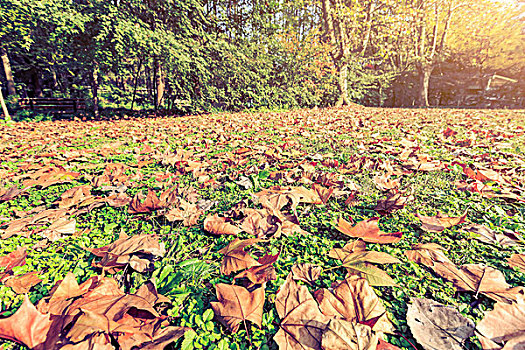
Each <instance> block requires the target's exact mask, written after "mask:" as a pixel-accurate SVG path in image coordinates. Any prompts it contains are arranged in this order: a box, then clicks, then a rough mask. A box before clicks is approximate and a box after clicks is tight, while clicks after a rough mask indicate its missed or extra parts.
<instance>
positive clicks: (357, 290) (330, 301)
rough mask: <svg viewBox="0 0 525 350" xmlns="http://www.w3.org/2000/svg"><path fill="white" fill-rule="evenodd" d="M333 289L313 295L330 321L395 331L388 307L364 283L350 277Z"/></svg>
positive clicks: (361, 279)
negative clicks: (332, 319)
mask: <svg viewBox="0 0 525 350" xmlns="http://www.w3.org/2000/svg"><path fill="white" fill-rule="evenodd" d="M331 289H332V291H330V290H328V289H319V290H317V291H316V292H315V293H314V297H315V299H316V300H317V301H318V303H319V308H320V309H321V312H322V313H323V314H325V315H326V316H328V317H330V318H340V319H344V320H346V321H349V322H353V323H361V324H366V325H368V326H370V327H371V329H372V330H374V331H375V332H386V333H392V332H393V331H394V327H393V326H392V323H390V321H389V320H388V317H387V315H386V309H385V307H384V306H383V305H382V304H381V301H380V300H379V298H378V297H377V295H376V294H375V292H374V290H373V289H372V287H370V285H369V284H368V282H367V281H366V280H365V279H363V278H361V277H358V276H350V277H348V278H347V279H345V280H343V281H338V282H334V283H332V287H331Z"/></svg>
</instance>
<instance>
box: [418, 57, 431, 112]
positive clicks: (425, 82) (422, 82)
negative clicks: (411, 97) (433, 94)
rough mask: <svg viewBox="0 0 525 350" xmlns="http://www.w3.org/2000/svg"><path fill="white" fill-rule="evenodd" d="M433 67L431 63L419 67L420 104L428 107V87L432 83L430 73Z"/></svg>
mask: <svg viewBox="0 0 525 350" xmlns="http://www.w3.org/2000/svg"><path fill="white" fill-rule="evenodd" d="M432 70H433V67H432V65H431V64H422V65H420V66H419V67H418V69H417V71H418V74H419V91H418V102H417V103H418V106H419V107H428V106H429V104H428V87H429V83H430V75H431V74H432Z"/></svg>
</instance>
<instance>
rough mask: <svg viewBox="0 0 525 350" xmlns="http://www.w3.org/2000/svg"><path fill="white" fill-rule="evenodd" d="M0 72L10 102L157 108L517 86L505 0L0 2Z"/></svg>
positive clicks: (386, 97) (324, 102)
mask: <svg viewBox="0 0 525 350" xmlns="http://www.w3.org/2000/svg"><path fill="white" fill-rule="evenodd" d="M0 9H1V10H0V54H1V58H2V65H3V70H1V72H0V81H1V82H2V89H3V92H4V96H6V95H7V101H8V105H9V106H10V108H12V109H15V110H16V106H17V100H18V99H19V98H20V97H42V96H46V97H76V98H85V99H86V100H88V101H89V103H90V109H91V110H92V111H93V112H94V113H95V114H98V113H99V111H102V110H106V111H115V110H127V111H129V110H141V111H144V110H148V111H149V110H153V109H154V110H156V111H161V110H162V111H164V112H166V113H179V112H183V113H189V112H214V111H235V110H247V109H258V110H261V109H271V110H276V109H289V108H302V107H309V108H311V107H315V106H318V107H324V106H332V105H343V104H351V103H352V102H356V103H359V104H363V105H368V106H428V105H434V106H438V105H441V106H443V105H454V104H460V103H461V98H462V97H461V96H462V95H464V94H465V91H466V89H468V86H469V85H472V84H478V85H481V86H482V85H483V84H486V81H487V79H488V77H490V76H492V75H493V74H498V75H503V76H505V77H508V78H513V79H515V80H516V81H518V83H517V85H514V86H513V88H512V89H511V90H512V91H510V92H509V93H510V94H511V95H512V94H514V95H515V96H511V97H512V98H519V96H520V95H521V94H523V92H524V91H525V90H524V88H523V85H524V81H523V80H524V79H521V80H520V79H519V78H520V77H524V76H525V15H524V14H525V2H523V1H517V0H507V1H503V0H501V1H497V0H359V1H357V0H177V1H173V0H112V1H106V0H39V1H35V0H0Z"/></svg>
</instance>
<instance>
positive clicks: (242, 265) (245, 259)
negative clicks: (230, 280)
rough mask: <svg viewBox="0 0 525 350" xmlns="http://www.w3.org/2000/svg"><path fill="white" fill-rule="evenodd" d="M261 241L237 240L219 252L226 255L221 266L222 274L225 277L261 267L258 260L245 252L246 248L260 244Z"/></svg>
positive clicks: (253, 239)
mask: <svg viewBox="0 0 525 350" xmlns="http://www.w3.org/2000/svg"><path fill="white" fill-rule="evenodd" d="M259 241H260V240H259V239H257V238H252V239H245V240H240V239H238V238H235V239H234V240H233V241H231V242H230V243H229V244H228V245H227V246H226V247H224V248H222V249H221V250H219V251H218V253H220V254H224V258H223V259H222V264H221V273H222V274H223V275H229V274H231V273H232V272H235V271H239V270H244V269H248V268H250V267H252V266H258V265H260V263H259V262H257V260H255V259H254V258H252V257H251V256H250V254H248V253H247V252H245V251H244V248H246V247H248V246H250V245H252V244H255V243H258V242H259Z"/></svg>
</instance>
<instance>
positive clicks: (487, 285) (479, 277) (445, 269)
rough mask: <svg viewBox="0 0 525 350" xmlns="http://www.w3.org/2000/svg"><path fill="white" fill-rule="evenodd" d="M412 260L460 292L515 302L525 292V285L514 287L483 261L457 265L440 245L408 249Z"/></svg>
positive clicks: (409, 257) (432, 244)
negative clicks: (427, 268)
mask: <svg viewBox="0 0 525 350" xmlns="http://www.w3.org/2000/svg"><path fill="white" fill-rule="evenodd" d="M405 255H406V256H407V257H408V259H409V260H411V261H414V262H416V263H418V264H423V265H425V266H427V267H429V268H430V269H432V271H434V273H436V274H437V275H438V276H440V277H442V278H444V279H446V280H449V281H451V282H452V283H453V284H454V286H455V287H456V288H457V289H458V290H460V291H468V292H474V293H476V295H477V294H478V293H482V294H484V295H486V296H487V297H489V298H491V299H493V300H496V301H502V302H508V303H510V302H513V301H515V300H516V298H518V296H520V295H523V294H525V288H524V287H511V286H510V285H508V284H507V282H506V281H505V276H504V275H503V273H502V272H501V271H499V270H496V269H494V268H492V267H489V266H484V265H482V264H467V265H463V266H461V267H457V266H456V265H455V264H454V263H453V262H452V261H450V260H449V259H448V258H447V257H446V256H445V254H444V253H443V252H442V247H441V246H439V245H438V244H434V243H430V244H419V245H416V246H415V247H414V249H413V250H409V251H406V252H405Z"/></svg>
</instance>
